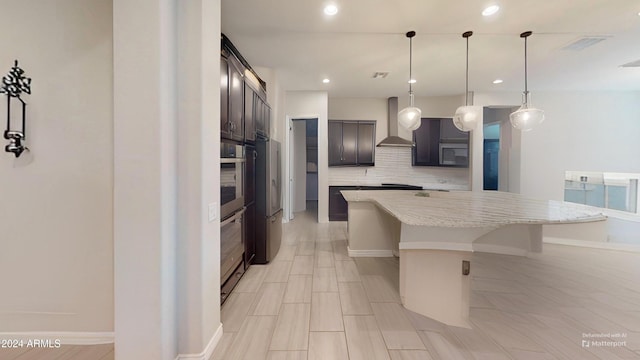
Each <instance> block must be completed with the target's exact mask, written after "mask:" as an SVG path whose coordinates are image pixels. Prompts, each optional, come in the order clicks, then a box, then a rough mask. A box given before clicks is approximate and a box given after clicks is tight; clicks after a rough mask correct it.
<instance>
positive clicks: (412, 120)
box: [398, 31, 422, 131]
mask: <svg viewBox="0 0 640 360" xmlns="http://www.w3.org/2000/svg"><path fill="white" fill-rule="evenodd" d="M414 36H416V32H415V31H409V32H408V33H407V37H408V38H409V106H408V107H406V108H404V109H402V110H400V111H399V112H398V123H399V124H400V125H402V126H403V127H404V128H405V129H408V130H410V131H413V130H416V129H418V128H419V127H420V118H421V117H422V111H421V110H420V109H418V108H417V107H415V106H413V91H412V90H411V84H412V83H413V82H414V81H413V77H412V74H411V70H412V69H411V58H412V56H413V43H412V39H413V37H414Z"/></svg>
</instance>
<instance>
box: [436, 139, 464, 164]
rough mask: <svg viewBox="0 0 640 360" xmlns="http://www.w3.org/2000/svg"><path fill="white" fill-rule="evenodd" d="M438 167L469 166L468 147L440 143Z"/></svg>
mask: <svg viewBox="0 0 640 360" xmlns="http://www.w3.org/2000/svg"><path fill="white" fill-rule="evenodd" d="M440 165H450V166H469V145H468V144H467V143H440Z"/></svg>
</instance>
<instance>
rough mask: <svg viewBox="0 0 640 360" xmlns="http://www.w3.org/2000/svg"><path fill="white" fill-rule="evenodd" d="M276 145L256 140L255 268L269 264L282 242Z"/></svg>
mask: <svg viewBox="0 0 640 360" xmlns="http://www.w3.org/2000/svg"><path fill="white" fill-rule="evenodd" d="M280 149H281V147H280V143H279V142H277V141H275V140H272V139H269V138H258V139H257V140H256V160H255V161H256V163H255V166H256V234H255V236H256V237H255V239H256V257H255V262H256V263H257V264H265V263H268V262H269V261H271V260H273V258H274V257H275V256H276V254H278V250H280V243H281V242H282V200H281V197H282V181H281V176H280V174H281V170H282V166H281V160H280V159H281V150H280Z"/></svg>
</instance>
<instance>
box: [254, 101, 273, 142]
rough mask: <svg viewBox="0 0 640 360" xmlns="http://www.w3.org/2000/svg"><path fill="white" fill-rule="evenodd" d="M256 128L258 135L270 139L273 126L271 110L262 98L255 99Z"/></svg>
mask: <svg viewBox="0 0 640 360" xmlns="http://www.w3.org/2000/svg"><path fill="white" fill-rule="evenodd" d="M254 106H255V110H254V111H255V119H254V122H255V127H256V133H257V134H260V135H262V136H265V137H269V135H270V134H269V128H270V126H271V123H270V116H271V109H270V108H269V105H268V104H267V103H266V102H265V100H263V99H262V98H261V97H260V96H258V95H256V97H255V103H254Z"/></svg>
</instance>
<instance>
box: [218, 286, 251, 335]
mask: <svg viewBox="0 0 640 360" xmlns="http://www.w3.org/2000/svg"><path fill="white" fill-rule="evenodd" d="M255 297H256V294H255V293H242V292H232V293H231V295H229V298H227V301H225V303H224V305H222V310H221V311H220V317H221V319H222V326H223V328H224V332H225V333H227V332H237V331H239V330H240V327H241V326H242V322H243V321H244V318H245V317H246V316H247V314H248V313H249V309H250V308H251V304H253V301H254V300H255Z"/></svg>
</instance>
